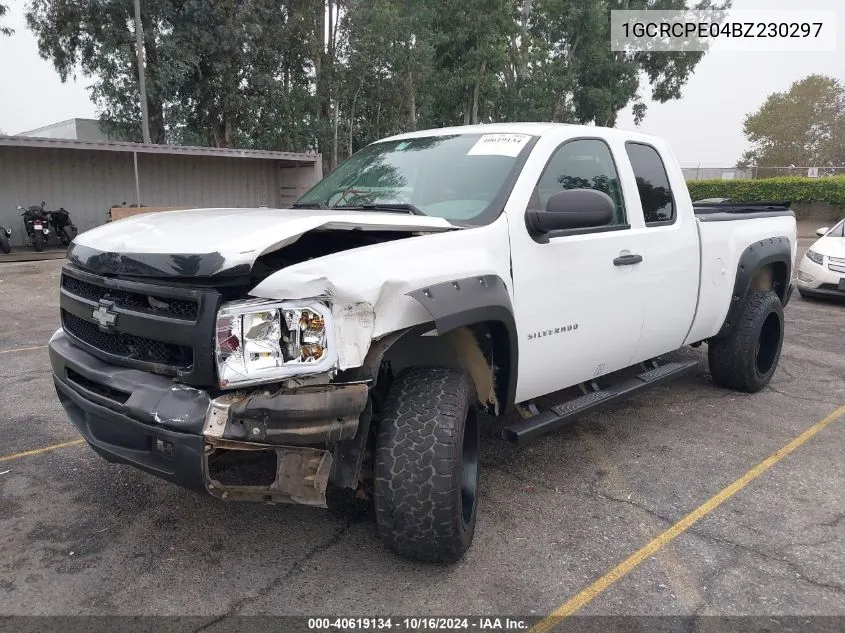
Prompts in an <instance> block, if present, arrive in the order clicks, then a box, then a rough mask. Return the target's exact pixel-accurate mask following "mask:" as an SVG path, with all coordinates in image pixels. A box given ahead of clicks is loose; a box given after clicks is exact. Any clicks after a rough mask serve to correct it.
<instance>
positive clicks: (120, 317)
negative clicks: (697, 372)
mask: <svg viewBox="0 0 845 633" xmlns="http://www.w3.org/2000/svg"><path fill="white" fill-rule="evenodd" d="M795 233H796V227H795V218H794V215H793V213H792V212H791V211H790V210H789V208H788V207H786V206H772V205H769V206H766V207H761V206H753V205H752V206H744V205H738V204H735V203H731V204H722V205H720V204H715V205H710V206H700V207H696V208H694V207H693V204H692V202H691V200H690V196H689V193H688V192H687V188H686V186H685V184H684V179H683V176H682V173H681V169H680V167H679V166H678V164H677V161H676V160H675V158H674V156H673V154H672V152H671V150H670V148H669V146H668V145H667V144H666V143H665V142H664V141H662V140H661V139H659V138H653V137H650V136H644V135H642V134H636V133H631V132H624V131H620V130H615V129H604V128H598V127H581V126H570V125H556V124H540V123H535V124H509V125H508V124H496V125H483V126H474V127H457V128H448V129H441V130H429V131H421V132H413V133H409V134H404V135H401V136H397V137H393V138H389V139H386V140H383V141H379V142H377V143H374V144H372V145H370V146H368V147H366V148H364V149H363V150H361V151H360V152H358V153H357V154H355V155H354V156H352V157H351V158H350V159H349V160H347V161H346V162H344V163H343V164H341V165H340V166H339V167H338V168H337V169H336V170H335V171H334V172H332V173H331V174H330V175H329V176H328V177H326V178H325V179H324V180H322V181H321V182H319V183H317V184H316V185H315V186H314V187H313V188H312V189H311V190H310V191H309V192H307V193H306V194H305V195H304V196H302V198H301V199H300V200H299V202H298V203H297V204H295V205H294V208H292V209H200V210H188V211H177V212H167V213H159V214H149V215H141V216H136V217H133V218H128V219H125V220H120V221H117V222H112V223H110V224H108V225H105V226H102V227H99V228H97V229H94V230H92V231H88V232H86V233H84V234H82V235H80V236H78V237H77V238H76V239H75V240H74V242H73V244H72V246H71V248H70V249H69V252H68V262H67V263H66V264H65V266H64V268H63V271H62V276H61V323H62V328H61V329H60V330H59V331H57V332H56V333H55V335H54V336H53V337H52V339H51V341H50V346H49V347H50V358H51V361H52V366H53V372H54V379H55V385H56V389H57V392H58V396H59V399H60V400H61V402H62V404H63V405H64V407H65V409H66V411H67V414H68V416H69V417H70V419H71V421H72V422H73V424H74V425H75V426H76V427H77V428H78V429H79V432H80V433H81V434H82V436H83V437H84V438H85V439H86V440H87V441H88V443H89V444H90V445H91V447H92V448H93V449H94V450H95V451H96V452H97V453H99V454H100V455H102V456H103V457H105V458H106V459H108V460H110V461H113V462H121V463H126V464H131V465H133V466H136V467H138V468H141V469H143V470H146V471H148V472H150V473H153V474H154V475H157V476H159V477H162V478H164V479H167V480H169V481H172V482H175V483H178V484H180V485H183V486H186V487H188V488H191V489H194V490H198V491H205V492H208V493H211V494H212V495H215V496H217V497H219V498H221V499H228V500H253V501H269V502H294V503H303V504H311V505H320V506H325V505H326V504H327V498H328V500H329V503H331V502H332V501H333V500H334V499H335V498H342V497H343V496H344V494H346V495H349V496H351V495H355V496H356V497H357V498H359V499H361V498H363V499H373V500H374V502H375V510H376V520H377V523H378V528H379V532H380V534H381V536H382V537H383V538H384V539H385V540H386V542H387V543H388V544H389V545H390V546H391V547H392V548H393V549H394V550H396V551H397V552H399V553H400V554H402V555H405V556H410V557H414V558H418V559H425V560H454V559H457V558H459V557H460V556H461V555H462V554H463V553H464V552H465V551H466V549H467V548H468V547H469V545H470V543H471V541H472V536H473V531H474V528H475V521H476V511H477V505H478V504H477V484H478V449H479V437H480V434H479V425H480V424H482V423H483V420H484V418H483V417H481V416H480V415H479V414H480V413H487V414H492V415H503V414H505V413H507V412H509V411H513V410H514V409H516V410H518V412H519V413H521V416H512V418H511V419H513V420H514V421H513V422H512V423H511V424H510V425H509V426H507V427H506V428H505V430H504V435H505V437H506V438H507V439H509V440H511V441H514V442H523V441H526V440H528V439H531V438H533V437H535V436H537V435H539V434H540V433H544V432H547V431H550V430H552V429H554V428H557V427H559V426H561V425H562V424H564V423H565V422H567V421H569V420H570V419H572V417H573V416H575V415H577V414H579V413H582V412H584V411H587V410H591V409H594V408H596V407H598V406H602V405H606V404H608V403H610V402H613V401H614V400H617V399H618V398H620V397H623V396H625V395H628V394H630V393H634V392H637V391H639V390H641V389H644V388H647V387H649V386H651V385H654V384H657V383H659V382H661V381H663V380H666V379H669V378H671V377H673V376H677V375H680V374H682V373H685V372H688V371H690V370H691V369H692V368H693V367H694V366H695V361H689V360H686V361H684V360H675V361H674V362H668V363H664V364H660V363H659V362H658V360H657V359H658V357H659V356H661V355H664V354H666V353H667V352H671V351H673V350H676V349H678V348H681V347H683V346H685V345H694V346H697V345H700V344H701V343H703V342H704V343H706V344H707V345H708V356H709V364H710V372H711V374H712V376H713V380H714V382H715V383H716V384H718V385H721V386H725V387H729V388H732V389H737V390H741V391H746V392H754V391H758V390H760V389H761V388H763V387H764V386H765V385H766V384H767V383H768V382H769V380H770V379H771V377H772V374H773V373H774V371H775V369H776V367H777V363H778V359H779V356H780V350H781V344H782V340H783V325H784V319H783V307H784V306H785V305H786V303H787V301H788V300H789V297H790V293H791V290H792V284H791V283H790V279H791V276H792V266H793V261H794V259H795V253H796V239H795ZM575 386H580V388H581V390H582V395H579V396H578V397H574V398H571V399H568V400H564V401H562V402H561V403H560V404H558V405H556V406H554V407H552V408H551V409H546V410H540V409H538V408H537V406H536V405H535V403H534V400H535V399H536V398H538V397H540V396H543V395H546V394H550V393H552V392H557V391H559V390H563V389H565V388H568V387H575Z"/></svg>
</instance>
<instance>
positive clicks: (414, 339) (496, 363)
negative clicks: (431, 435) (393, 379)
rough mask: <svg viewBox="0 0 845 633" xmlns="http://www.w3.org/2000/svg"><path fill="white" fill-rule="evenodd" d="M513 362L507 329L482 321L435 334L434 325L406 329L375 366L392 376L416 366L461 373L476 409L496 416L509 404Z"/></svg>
mask: <svg viewBox="0 0 845 633" xmlns="http://www.w3.org/2000/svg"><path fill="white" fill-rule="evenodd" d="M423 329H425V328H423ZM373 360H374V359H373ZM514 360H515V359H514V358H513V357H512V351H511V338H510V336H509V332H508V328H507V326H506V325H505V324H503V323H501V322H499V321H482V322H479V323H471V324H468V325H464V326H461V327H458V328H455V329H453V330H450V331H448V332H445V333H443V334H438V333H437V331H436V329H435V326H434V324H431V329H428V330H427V331H420V329H419V328H416V329H412V330H409V331H408V332H407V333H405V334H404V335H402V336H400V337H399V338H397V339H396V340H394V341H393V342H392V344H391V345H390V346H389V347H388V348H387V349H386V350H385V351H384V352H383V356H382V357H381V359H380V361H379V365H383V364H384V363H389V366H390V368H391V370H392V372H393V373H398V372H400V371H402V370H403V369H406V368H409V367H420V366H439V367H451V368H452V369H457V370H461V371H465V372H467V373H468V374H469V375H470V377H471V378H472V382H473V385H474V387H475V394H476V399H477V401H478V404H479V407H480V408H481V409H482V410H484V411H486V412H488V413H491V414H494V415H498V414H501V413H502V412H504V411H505V410H506V409H507V407H508V406H509V405H511V404H512V402H510V400H511V399H512V398H513V396H512V394H511V393H510V392H511V383H512V381H513V380H514V379H515V376H512V375H511V372H515V371H516V365H515V363H514V362H513V361H514Z"/></svg>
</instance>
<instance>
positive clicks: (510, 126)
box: [377, 122, 658, 143]
mask: <svg viewBox="0 0 845 633" xmlns="http://www.w3.org/2000/svg"><path fill="white" fill-rule="evenodd" d="M561 128H566V129H567V130H568V131H570V132H571V133H572V135H573V136H598V137H602V138H619V137H622V138H624V139H626V140H628V139H630V140H634V139H639V140H644V141H645V140H651V139H657V138H658V137H654V136H650V135H647V134H642V133H640V132H632V131H629V130H620V129H618V128H609V127H599V126H595V125H573V124H570V123H548V122H534V123H484V124H480V125H458V126H454V127H444V128H433V129H427V130H416V131H414V132H406V133H404V134H397V135H396V136H390V137H388V138H383V139H380V140H379V141H377V142H379V143H380V142H382V141H394V140H399V139H406V138H420V137H425V136H439V135H447V134H530V135H532V136H542V135H543V134H545V133H547V132H551V131H552V130H557V129H561Z"/></svg>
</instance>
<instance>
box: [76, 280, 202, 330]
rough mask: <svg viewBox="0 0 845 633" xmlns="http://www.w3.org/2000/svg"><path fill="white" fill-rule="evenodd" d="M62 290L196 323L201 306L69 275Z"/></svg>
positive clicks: (123, 306) (188, 301) (95, 299)
mask: <svg viewBox="0 0 845 633" xmlns="http://www.w3.org/2000/svg"><path fill="white" fill-rule="evenodd" d="M62 288H64V289H65V290H67V291H68V292H69V293H71V294H74V295H76V296H77V297H82V298H83V299H89V300H90V301H99V300H100V299H108V300H109V301H113V302H114V304H115V306H117V307H121V308H126V309H127V310H135V311H137V312H151V313H154V314H162V315H167V316H172V317H176V318H178V319H190V320H192V321H196V319H197V316H198V315H199V304H197V302H196V301H191V300H186V299H170V298H163V297H156V296H155V295H148V294H142V293H139V292H127V291H126V290H118V289H116V288H106V287H104V286H98V285H96V284H92V283H88V282H87V281H83V280H81V279H77V278H76V277H71V276H69V275H62Z"/></svg>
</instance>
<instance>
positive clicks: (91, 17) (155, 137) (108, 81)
mask: <svg viewBox="0 0 845 633" xmlns="http://www.w3.org/2000/svg"><path fill="white" fill-rule="evenodd" d="M143 7H144V10H143V11H142V13H141V21H142V24H143V28H144V48H145V55H146V74H147V105H148V110H149V118H150V137H151V139H152V142H153V143H164V142H165V124H164V90H163V81H162V80H163V77H162V74H161V72H160V70H159V57H160V55H159V43H160V39H159V37H158V33H157V28H156V27H158V25H160V24H162V23H163V22H164V21H165V19H166V14H167V11H168V10H169V8H170V7H169V5H168V2H167V1H166V0H144V2H143ZM26 21H27V25H28V26H29V28H30V29H31V30H32V31H33V32H34V33H35V35H36V36H37V40H38V51H39V53H40V54H41V56H42V57H43V58H44V59H49V60H51V61H52V62H53V66H54V67H55V69H56V71H57V72H58V73H59V77H60V78H61V80H62V81H67V80H68V78H69V77H71V76H73V75H74V73H75V72H76V69H77V67H78V66H79V67H81V69H82V72H83V73H84V74H85V75H88V76H93V77H96V78H97V80H96V82H95V83H94V86H93V87H92V89H91V96H92V99H93V101H94V102H95V103H96V104H97V106H98V110H99V113H100V115H101V116H102V118H104V119H105V120H106V121H107V122H108V125H109V126H110V127H113V128H116V130H115V131H119V132H120V133H121V136H124V137H127V138H133V137H134V138H135V140H138V141H140V140H141V129H140V128H141V126H140V118H141V109H140V103H139V94H140V93H139V89H138V66H137V58H136V56H135V33H134V8H133V4H132V2H131V1H130V0H104V1H97V0H60V1H59V0H33V2H32V3H31V4H30V5H29V6H28V8H27V11H26Z"/></svg>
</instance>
